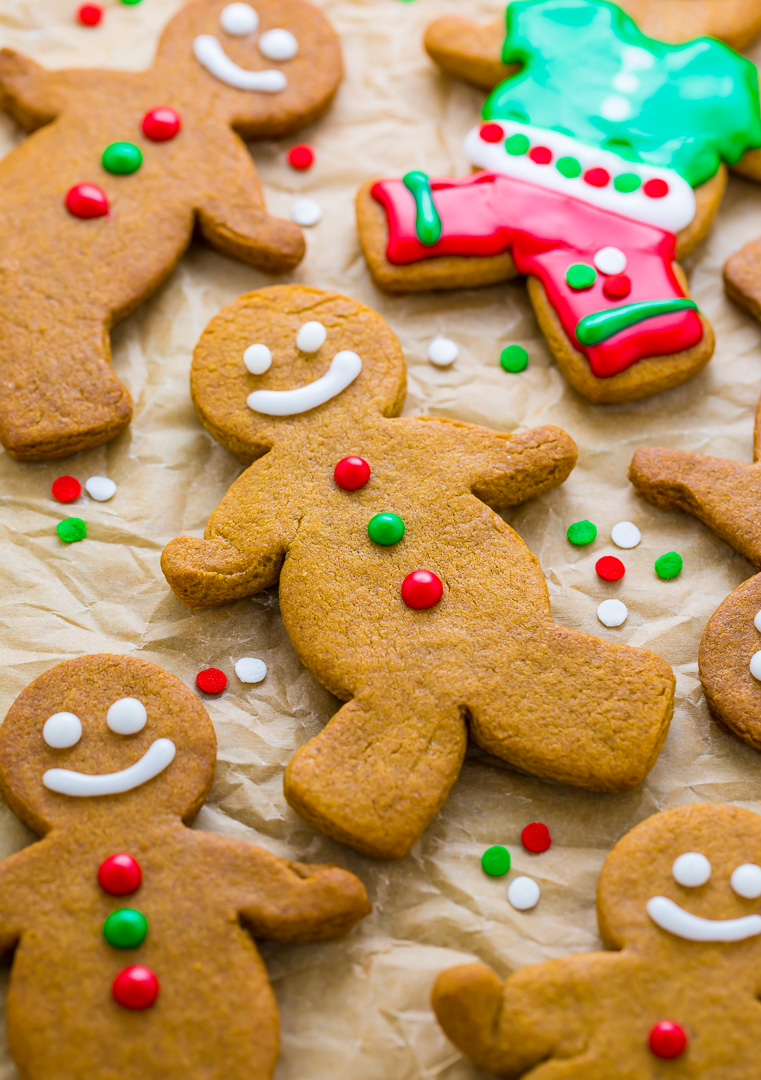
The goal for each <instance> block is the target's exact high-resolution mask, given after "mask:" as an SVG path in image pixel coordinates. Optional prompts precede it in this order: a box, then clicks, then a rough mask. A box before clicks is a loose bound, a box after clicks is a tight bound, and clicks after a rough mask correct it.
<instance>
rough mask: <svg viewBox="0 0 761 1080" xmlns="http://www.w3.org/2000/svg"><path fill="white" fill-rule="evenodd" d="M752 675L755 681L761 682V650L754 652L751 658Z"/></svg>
mask: <svg viewBox="0 0 761 1080" xmlns="http://www.w3.org/2000/svg"><path fill="white" fill-rule="evenodd" d="M748 668H749V669H750V673H751V675H752V676H753V678H754V679H758V681H759V682H761V650H759V652H754V653H753V656H751V658H750V664H749V665H748Z"/></svg>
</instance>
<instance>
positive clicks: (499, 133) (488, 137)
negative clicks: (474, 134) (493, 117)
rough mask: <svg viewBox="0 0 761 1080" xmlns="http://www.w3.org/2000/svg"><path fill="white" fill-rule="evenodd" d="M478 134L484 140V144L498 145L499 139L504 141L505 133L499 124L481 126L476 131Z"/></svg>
mask: <svg viewBox="0 0 761 1080" xmlns="http://www.w3.org/2000/svg"><path fill="white" fill-rule="evenodd" d="M478 134H479V135H480V136H481V138H482V139H483V140H484V142H491V143H498V142H499V141H500V140H501V139H504V137H505V133H504V131H503V130H502V125H501V124H494V123H490V124H481V127H480V128H479V129H478Z"/></svg>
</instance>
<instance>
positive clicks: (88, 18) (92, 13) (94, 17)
mask: <svg viewBox="0 0 761 1080" xmlns="http://www.w3.org/2000/svg"><path fill="white" fill-rule="evenodd" d="M77 18H78V19H79V21H80V22H81V23H82V26H97V25H98V23H99V22H100V20H101V19H102V18H103V8H102V7H100V5H99V4H81V5H80V6H79V7H78V8H77Z"/></svg>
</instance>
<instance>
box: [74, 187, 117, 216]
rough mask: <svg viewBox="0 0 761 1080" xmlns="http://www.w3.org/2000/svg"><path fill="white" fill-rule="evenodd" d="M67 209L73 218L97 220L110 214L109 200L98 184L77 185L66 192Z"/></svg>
mask: <svg viewBox="0 0 761 1080" xmlns="http://www.w3.org/2000/svg"><path fill="white" fill-rule="evenodd" d="M65 202H66V209H67V210H68V211H69V213H70V214H71V215H72V216H73V217H78V218H85V219H87V218H97V217H105V215H106V214H108V199H107V197H106V193H105V191H103V189H102V188H99V187H98V185H97V184H75V185H74V187H72V188H69V190H68V191H67V192H66V200H65Z"/></svg>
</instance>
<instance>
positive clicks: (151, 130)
mask: <svg viewBox="0 0 761 1080" xmlns="http://www.w3.org/2000/svg"><path fill="white" fill-rule="evenodd" d="M142 126H143V134H144V135H145V136H146V138H148V139H151V140H152V141H153V142H167V140H168V139H173V138H174V137H175V135H176V134H177V132H178V131H179V130H180V128H181V127H182V121H181V120H180V114H179V113H178V112H175V110H174V109H170V108H169V106H168V105H157V106H156V108H155V109H149V110H148V112H147V113H146V114H145V116H144V117H143V125H142Z"/></svg>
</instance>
